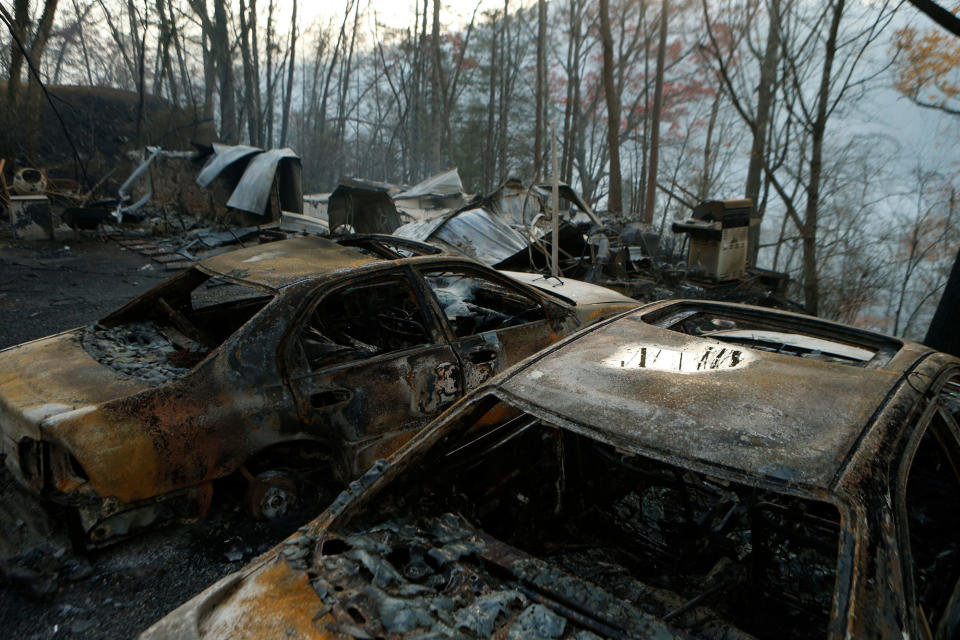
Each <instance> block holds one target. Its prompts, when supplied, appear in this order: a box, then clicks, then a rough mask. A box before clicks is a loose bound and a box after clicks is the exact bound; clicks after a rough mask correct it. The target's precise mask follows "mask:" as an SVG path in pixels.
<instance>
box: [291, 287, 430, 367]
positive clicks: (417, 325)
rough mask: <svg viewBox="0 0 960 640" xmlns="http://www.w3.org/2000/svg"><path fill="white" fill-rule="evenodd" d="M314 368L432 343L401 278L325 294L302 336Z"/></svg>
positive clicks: (415, 301)
mask: <svg viewBox="0 0 960 640" xmlns="http://www.w3.org/2000/svg"><path fill="white" fill-rule="evenodd" d="M300 342H301V344H302V346H303V350H304V353H305V354H306V357H307V362H308V363H309V365H310V368H311V369H312V370H316V369H319V368H322V367H325V366H328V365H331V364H335V363H338V362H349V361H352V360H358V359H362V358H369V357H372V356H375V355H379V354H382V353H390V352H393V351H401V350H403V349H409V348H411V347H416V346H419V345H424V344H429V343H430V342H431V339H430V332H429V329H428V325H427V321H426V318H424V316H423V311H422V309H421V308H420V304H419V303H418V302H417V299H416V297H415V296H414V293H413V290H412V289H411V288H410V284H409V283H408V281H407V280H406V279H405V278H402V277H394V278H387V279H380V280H376V281H374V282H365V283H358V284H352V285H348V286H344V287H341V288H340V289H337V290H335V291H333V292H331V293H329V294H327V295H325V296H324V297H323V298H322V299H321V300H320V302H319V303H318V304H317V305H316V307H315V308H314V310H313V312H312V313H311V314H310V319H309V321H308V322H307V323H306V324H305V325H304V327H303V329H302V330H301V332H300Z"/></svg>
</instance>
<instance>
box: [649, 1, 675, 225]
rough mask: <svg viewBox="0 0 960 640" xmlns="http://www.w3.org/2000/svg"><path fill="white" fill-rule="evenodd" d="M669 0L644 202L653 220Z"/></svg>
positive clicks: (662, 12)
mask: <svg viewBox="0 0 960 640" xmlns="http://www.w3.org/2000/svg"><path fill="white" fill-rule="evenodd" d="M668 9H669V7H668V6H667V0H663V3H662V4H661V6H660V44H659V46H658V47H657V71H656V74H657V75H656V80H655V81H654V83H655V84H654V88H653V121H652V122H651V123H650V161H649V172H648V173H647V195H646V198H644V203H643V221H644V222H646V223H647V224H650V223H651V222H653V207H654V206H655V203H656V198H657V170H658V169H659V166H658V165H659V162H660V115H661V113H662V112H663V65H664V58H665V57H666V52H667V10H668Z"/></svg>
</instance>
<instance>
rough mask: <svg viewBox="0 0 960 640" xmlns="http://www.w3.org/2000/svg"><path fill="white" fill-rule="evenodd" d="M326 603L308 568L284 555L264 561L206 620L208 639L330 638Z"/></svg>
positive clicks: (203, 631)
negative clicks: (290, 562) (294, 567)
mask: <svg viewBox="0 0 960 640" xmlns="http://www.w3.org/2000/svg"><path fill="white" fill-rule="evenodd" d="M325 622H333V618H332V616H328V619H326V620H325V617H324V616H323V603H322V602H321V601H320V599H319V598H317V594H316V593H315V592H314V590H313V588H312V587H311V586H310V584H309V582H308V581H307V574H306V572H304V571H292V570H291V569H290V567H289V566H288V565H287V563H286V562H285V561H284V560H283V559H282V558H277V559H275V560H274V561H272V562H269V563H266V564H264V565H263V566H262V567H260V568H259V569H258V570H257V571H256V572H255V573H254V574H253V575H251V576H249V577H248V578H247V579H246V580H245V581H244V582H243V584H242V585H241V586H240V587H239V588H238V589H237V590H236V591H234V592H233V593H232V594H230V596H228V597H227V598H226V599H225V600H224V601H223V602H222V603H220V606H218V607H217V608H216V609H214V610H213V612H212V613H211V614H210V615H209V616H207V617H206V618H205V619H203V620H202V622H201V624H200V631H201V634H202V635H203V637H204V638H211V639H213V638H224V639H226V638H292V639H294V640H296V639H298V638H300V639H303V640H306V639H308V638H326V637H331V638H332V637H336V636H335V635H332V634H331V635H328V634H327V633H325V626H326V625H325Z"/></svg>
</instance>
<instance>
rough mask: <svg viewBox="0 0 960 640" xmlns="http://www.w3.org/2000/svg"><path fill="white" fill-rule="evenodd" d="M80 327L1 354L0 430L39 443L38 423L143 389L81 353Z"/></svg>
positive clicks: (12, 436) (7, 435)
mask: <svg viewBox="0 0 960 640" xmlns="http://www.w3.org/2000/svg"><path fill="white" fill-rule="evenodd" d="M81 332H82V329H75V330H73V331H68V332H65V333H61V334H57V335H54V336H49V337H47V338H42V339H40V340H34V341H33V342H27V343H25V344H21V345H18V346H16V347H11V348H9V349H6V350H4V351H0V429H2V432H3V434H4V435H5V436H6V437H8V438H10V439H14V440H17V439H19V438H21V437H23V436H29V437H32V438H36V439H39V437H40V431H41V429H40V424H41V423H42V422H43V421H44V420H45V419H47V418H50V417H51V416H55V415H58V414H62V413H66V412H69V411H74V410H77V409H83V408H84V407H89V406H92V405H98V404H100V403H103V402H107V401H109V400H113V399H116V398H120V397H124V396H127V395H131V394H134V393H138V392H141V391H144V390H146V389H148V388H150V387H149V385H147V384H145V383H143V382H140V381H138V380H134V379H132V378H126V377H123V376H121V375H120V374H118V373H117V372H115V371H114V370H112V369H110V368H109V367H105V366H103V365H102V364H100V363H99V362H97V361H96V360H94V359H93V358H92V357H91V356H90V355H89V354H88V353H87V352H86V351H84V349H83V345H82V344H81V341H80V336H81Z"/></svg>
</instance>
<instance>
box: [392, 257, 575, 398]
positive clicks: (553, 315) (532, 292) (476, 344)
mask: <svg viewBox="0 0 960 640" xmlns="http://www.w3.org/2000/svg"><path fill="white" fill-rule="evenodd" d="M410 266H411V270H412V272H413V277H414V280H415V281H416V282H417V285H418V286H419V287H420V288H421V295H422V296H423V297H424V298H425V299H426V300H427V301H428V304H429V305H430V306H431V308H432V310H433V313H434V315H435V317H436V318H438V319H439V320H440V321H441V322H442V324H443V328H444V332H445V335H446V339H447V341H448V343H449V344H450V346H451V347H452V348H453V351H454V353H455V354H456V356H457V358H458V359H459V361H460V371H461V374H462V387H463V389H464V390H465V392H468V391H470V390H471V389H473V388H475V387H477V386H479V385H480V384H482V383H483V382H485V381H486V380H488V379H489V378H491V377H493V376H494V375H496V374H497V373H499V372H500V371H502V370H504V369H506V368H507V367H508V366H512V365H514V364H516V361H514V362H505V360H504V358H505V357H506V355H507V354H505V353H503V347H502V344H501V341H500V336H499V335H498V334H499V330H497V329H491V330H489V331H484V332H482V333H474V334H471V335H469V336H464V337H458V336H457V335H456V332H454V330H453V327H452V326H451V324H450V321H449V319H448V318H447V315H446V313H445V312H444V311H443V308H442V307H441V306H440V301H439V300H438V298H437V295H436V294H435V293H434V292H433V289H432V288H431V287H430V285H429V284H428V283H427V280H426V277H425V275H424V272H426V271H443V270H445V269H448V270H450V271H458V272H465V273H467V274H470V273H473V274H476V275H477V276H479V277H483V278H486V279H488V280H491V281H493V282H495V283H497V284H499V285H500V286H503V287H504V288H505V289H507V290H511V289H512V290H515V291H517V292H518V293H519V294H521V295H524V296H526V297H527V298H532V299H533V300H535V301H536V302H537V304H539V305H540V308H541V309H543V313H544V317H543V319H542V320H533V321H531V322H528V323H523V324H519V325H515V326H511V327H506V328H505V329H507V330H510V329H521V328H522V327H524V326H526V325H528V324H534V323H537V322H543V323H544V324H545V326H546V327H547V328H549V330H550V334H551V336H553V338H552V340H551V342H553V341H556V339H557V338H558V336H557V334H558V332H559V326H558V325H559V323H561V322H562V321H563V320H564V319H565V318H566V317H568V316H569V317H576V314H575V313H573V311H572V310H568V309H567V308H566V307H564V306H562V305H560V304H559V303H558V302H556V301H554V300H550V299H549V297H548V296H547V295H546V294H544V293H542V292H540V291H537V290H536V288H534V287H529V286H527V285H525V284H524V283H522V282H517V281H516V280H514V279H512V278H510V277H509V276H506V275H503V274H502V273H499V272H497V270H496V269H492V268H490V267H488V266H486V265H483V264H478V263H475V262H468V261H463V260H457V259H455V258H454V259H441V260H437V259H433V260H424V261H417V262H414V263H412V264H411V265H410ZM491 334H493V335H491ZM544 346H546V345H544ZM532 353H533V352H531V354H532ZM474 354H477V359H476V361H474ZM528 355H529V354H528ZM517 361H519V360H517Z"/></svg>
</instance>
